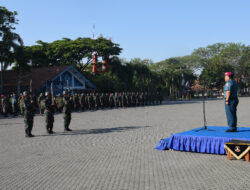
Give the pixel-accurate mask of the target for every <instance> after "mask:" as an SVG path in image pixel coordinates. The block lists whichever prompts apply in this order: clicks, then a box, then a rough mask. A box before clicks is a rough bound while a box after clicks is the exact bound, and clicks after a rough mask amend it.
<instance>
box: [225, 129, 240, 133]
mask: <svg viewBox="0 0 250 190" xmlns="http://www.w3.org/2000/svg"><path fill="white" fill-rule="evenodd" d="M226 132H227V133H230V132H237V129H228V130H226Z"/></svg>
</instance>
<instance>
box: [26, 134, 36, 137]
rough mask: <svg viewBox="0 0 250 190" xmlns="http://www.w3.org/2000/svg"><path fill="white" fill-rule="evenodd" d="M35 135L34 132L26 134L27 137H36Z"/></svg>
mask: <svg viewBox="0 0 250 190" xmlns="http://www.w3.org/2000/svg"><path fill="white" fill-rule="evenodd" d="M34 136H35V135H32V134H26V135H25V137H34Z"/></svg>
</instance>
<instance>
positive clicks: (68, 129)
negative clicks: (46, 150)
mask: <svg viewBox="0 0 250 190" xmlns="http://www.w3.org/2000/svg"><path fill="white" fill-rule="evenodd" d="M64 131H72V130H71V129H70V128H67V129H64Z"/></svg>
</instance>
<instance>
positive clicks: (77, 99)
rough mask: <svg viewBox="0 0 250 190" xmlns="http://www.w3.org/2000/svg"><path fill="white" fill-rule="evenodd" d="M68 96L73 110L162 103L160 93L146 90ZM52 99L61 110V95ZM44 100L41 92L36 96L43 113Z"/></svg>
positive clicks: (60, 110)
mask: <svg viewBox="0 0 250 190" xmlns="http://www.w3.org/2000/svg"><path fill="white" fill-rule="evenodd" d="M70 98H71V99H72V110H74V111H84V110H97V109H104V108H119V107H120V108H125V107H138V106H147V105H156V104H161V103H162V96H161V94H160V93H147V92H145V93H144V92H141V93H139V92H138V93H135V92H123V93H88V94H85V93H82V94H73V95H71V96H70ZM54 99H55V104H56V107H57V110H58V112H62V108H63V97H62V96H61V95H57V96H56V97H55V98H54ZM44 100H45V96H44V95H43V94H41V95H40V96H39V97H38V105H39V109H40V113H43V111H44V109H45V103H44Z"/></svg>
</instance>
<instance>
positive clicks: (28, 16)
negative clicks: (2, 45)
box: [0, 0, 250, 62]
mask: <svg viewBox="0 0 250 190" xmlns="http://www.w3.org/2000/svg"><path fill="white" fill-rule="evenodd" d="M0 6H5V7H7V8H8V9H9V10H11V11H14V10H16V11H17V12H18V19H19V24H18V25H17V29H16V32H17V33H19V34H20V35H21V37H22V38H23V40H24V43H25V45H33V44H35V42H36V41H37V40H42V41H46V42H51V41H54V40H58V39H61V38H63V37H67V38H71V39H75V38H77V37H91V36H92V33H93V29H92V26H93V24H95V26H96V27H95V34H96V35H97V36H98V35H100V34H102V35H103V36H104V37H112V39H113V41H114V42H115V43H119V44H120V46H121V47H122V48H123V52H122V54H121V55H120V57H122V58H126V59H128V60H129V59H131V58H135V57H140V58H142V59H146V58H147V59H152V60H153V61H155V62H157V61H161V60H164V59H166V58H170V57H175V56H184V55H188V54H190V53H191V52H192V51H193V50H194V49H197V48H199V47H205V46H207V45H210V44H213V43H217V42H241V43H244V44H246V45H249V44H250V24H249V20H250V1H249V0H1V2H0Z"/></svg>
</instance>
